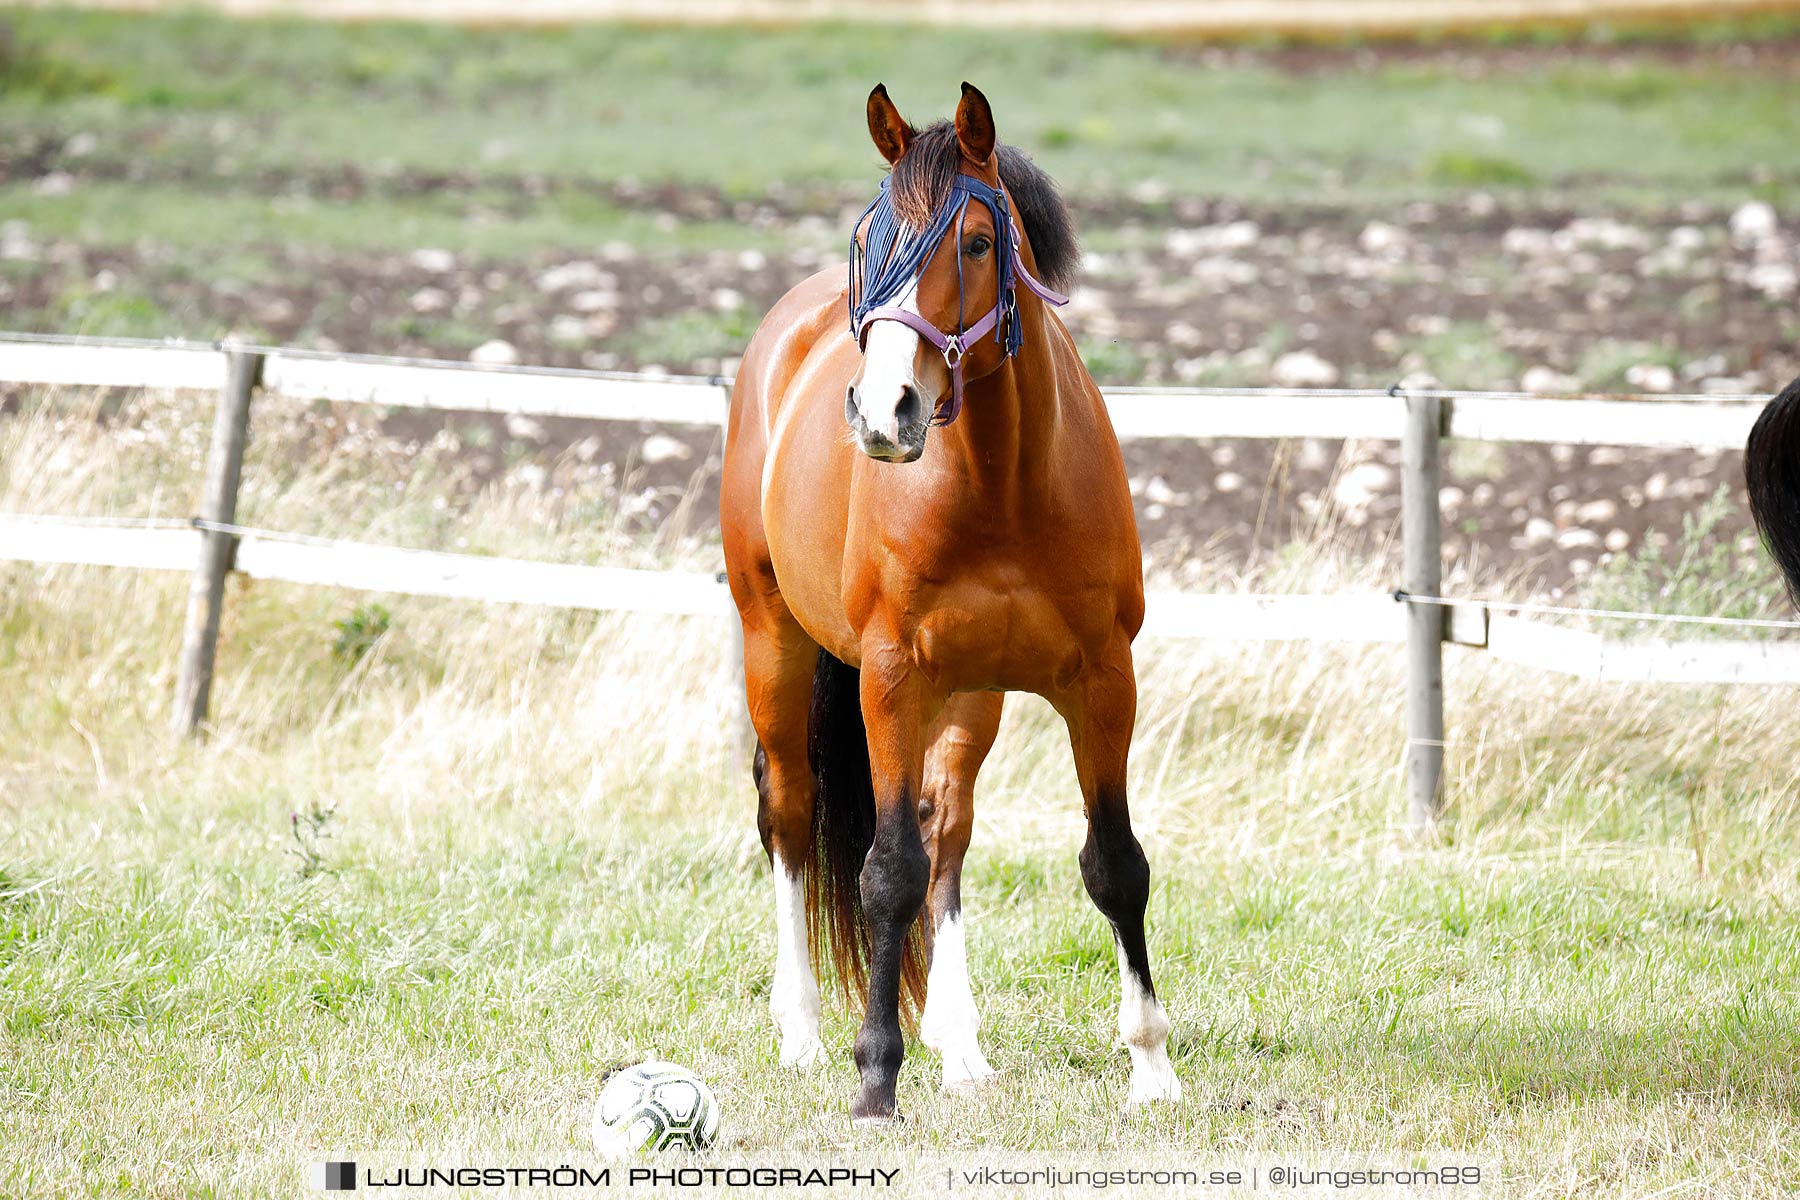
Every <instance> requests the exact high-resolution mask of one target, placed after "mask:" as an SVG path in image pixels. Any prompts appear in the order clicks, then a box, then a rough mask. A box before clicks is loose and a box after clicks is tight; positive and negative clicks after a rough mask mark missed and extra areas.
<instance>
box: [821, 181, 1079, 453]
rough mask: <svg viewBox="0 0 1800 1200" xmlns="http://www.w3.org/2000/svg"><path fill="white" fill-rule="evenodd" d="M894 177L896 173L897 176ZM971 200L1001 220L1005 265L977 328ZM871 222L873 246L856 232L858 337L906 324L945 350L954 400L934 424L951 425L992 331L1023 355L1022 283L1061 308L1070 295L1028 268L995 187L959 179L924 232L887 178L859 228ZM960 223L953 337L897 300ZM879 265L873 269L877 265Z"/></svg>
mask: <svg viewBox="0 0 1800 1200" xmlns="http://www.w3.org/2000/svg"><path fill="white" fill-rule="evenodd" d="M889 178H891V176H890V177H889ZM971 200H977V201H980V202H981V203H982V204H984V205H986V206H987V210H988V212H989V214H990V215H991V216H992V217H993V219H994V241H995V253H996V259H997V261H998V263H999V268H1000V294H999V298H998V299H997V300H996V301H995V303H994V307H993V308H991V309H989V310H988V312H987V315H986V316H983V317H982V318H981V319H980V320H978V321H976V322H975V323H974V324H973V325H964V324H963V311H962V308H963V277H962V259H963V256H962V222H963V214H964V212H965V211H966V210H967V208H968V206H969V202H970V201H971ZM865 219H866V220H868V222H869V228H868V230H867V231H866V232H865V233H864V235H863V236H864V242H866V243H867V247H866V249H865V248H864V246H863V245H862V244H859V243H858V242H857V240H856V235H855V233H854V232H852V233H851V235H850V334H851V336H852V337H854V338H855V339H856V344H857V346H858V347H866V346H867V345H868V340H869V327H870V326H872V325H873V324H874V323H875V322H877V321H898V322H900V323H901V324H902V325H905V326H906V327H907V328H909V329H911V330H913V331H914V332H915V333H917V334H918V335H919V336H920V337H922V338H924V339H925V340H926V341H928V342H930V343H931V344H932V345H933V346H935V347H937V350H938V352H939V353H940V354H942V355H943V356H944V365H945V366H946V367H948V368H950V397H949V399H948V400H946V401H942V402H940V403H939V405H938V408H937V411H936V412H935V413H933V414H932V417H931V423H932V424H933V425H948V424H950V423H951V422H952V421H954V420H956V418H957V417H959V416H960V415H962V399H963V357H964V355H966V354H967V353H968V349H969V347H970V346H971V345H973V344H974V343H975V342H977V341H979V340H980V339H981V338H983V337H986V336H987V335H988V334H989V333H990V332H991V333H993V335H994V340H995V341H996V342H998V343H1000V344H1001V345H1002V346H1004V347H1005V348H1006V354H1007V357H1008V358H1010V357H1012V356H1013V355H1014V354H1017V353H1018V352H1019V346H1020V344H1021V342H1022V341H1023V339H1024V330H1023V329H1022V328H1021V327H1020V325H1019V320H1018V312H1019V301H1018V294H1017V290H1016V288H1017V284H1019V283H1021V282H1022V283H1024V285H1025V286H1026V288H1028V289H1029V290H1030V291H1031V293H1032V294H1033V295H1035V296H1037V297H1038V298H1039V299H1041V300H1043V301H1044V302H1045V303H1046V304H1050V305H1053V306H1055V307H1057V308H1061V307H1062V306H1063V305H1065V304H1067V303H1068V302H1069V298H1068V297H1067V296H1065V295H1063V294H1062V293H1060V292H1057V291H1054V290H1052V289H1051V288H1049V287H1047V286H1046V285H1045V284H1043V283H1042V282H1040V281H1039V280H1038V279H1037V278H1036V277H1035V276H1033V275H1032V273H1031V272H1030V271H1028V270H1027V269H1026V268H1025V260H1024V259H1023V258H1021V257H1020V255H1019V241H1020V238H1019V230H1018V227H1017V226H1016V225H1014V224H1013V221H1012V215H1011V212H1010V210H1009V208H1008V205H1007V202H1006V193H1005V192H1004V191H1002V190H1001V189H999V188H991V187H989V186H988V185H987V184H985V183H983V182H982V181H981V180H979V179H976V178H974V177H972V176H969V175H962V174H958V175H957V176H956V177H955V178H954V179H953V180H952V181H951V185H950V195H949V196H948V197H947V198H946V199H945V201H944V204H943V207H941V208H939V209H938V210H937V212H935V213H933V214H932V217H931V220H930V221H928V222H927V223H926V225H925V227H924V228H923V229H920V230H914V229H911V228H909V227H908V226H907V225H906V224H905V223H904V222H902V221H901V220H900V219H899V217H898V216H897V215H896V214H895V212H894V206H893V195H892V193H891V192H890V191H889V189H888V179H883V180H882V181H881V191H880V192H879V193H877V194H876V196H875V199H874V200H872V201H870V203H869V207H868V208H866V209H864V210H863V215H862V216H861V217H859V218H858V219H857V222H856V226H857V228H861V227H862V223H863V221H864V220H865ZM952 222H955V224H956V230H957V237H956V241H957V249H956V309H957V315H956V323H957V327H958V328H957V332H955V333H945V332H944V331H943V330H941V329H939V328H938V327H937V326H936V325H933V324H932V323H931V322H930V321H927V320H926V319H925V318H924V317H922V316H920V315H919V314H918V313H914V312H908V311H907V310H906V309H904V308H901V307H900V306H899V305H897V304H894V303H892V301H893V300H894V299H895V298H896V297H898V296H900V295H901V294H902V293H904V292H905V290H906V289H907V288H908V287H910V286H912V284H913V282H914V281H915V280H917V279H918V278H919V276H921V275H923V274H924V272H925V268H926V267H928V266H930V265H931V259H932V257H933V256H934V255H935V254H936V253H937V249H938V246H939V245H940V244H941V243H942V242H943V239H944V234H945V233H946V232H947V231H948V230H949V228H950V225H951V223H952ZM871 263H873V264H875V265H874V266H873V268H871V266H870V264H871Z"/></svg>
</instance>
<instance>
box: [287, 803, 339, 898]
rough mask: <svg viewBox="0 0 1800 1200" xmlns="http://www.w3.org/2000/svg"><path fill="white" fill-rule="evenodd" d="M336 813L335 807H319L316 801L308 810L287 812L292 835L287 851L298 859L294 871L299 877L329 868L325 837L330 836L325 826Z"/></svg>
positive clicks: (313, 875)
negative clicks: (291, 843)
mask: <svg viewBox="0 0 1800 1200" xmlns="http://www.w3.org/2000/svg"><path fill="white" fill-rule="evenodd" d="M336 815H337V809H335V808H321V807H320V806H319V805H318V804H317V803H315V804H314V805H313V806H312V810H311V811H310V812H305V813H300V812H291V813H289V814H288V828H289V830H290V831H291V832H292V834H293V837H294V844H293V846H291V847H290V848H289V849H288V853H289V854H291V855H293V856H294V857H295V858H297V859H299V860H300V865H299V866H297V867H295V868H294V873H295V874H297V875H298V876H299V877H300V878H301V879H303V880H304V879H312V878H314V877H315V876H318V875H323V874H326V873H328V872H329V871H330V870H331V868H329V867H327V866H326V865H325V839H327V838H329V837H330V836H331V831H330V830H329V829H327V828H326V826H327V825H329V824H330V823H331V819H332V818H333V817H335V816H336Z"/></svg>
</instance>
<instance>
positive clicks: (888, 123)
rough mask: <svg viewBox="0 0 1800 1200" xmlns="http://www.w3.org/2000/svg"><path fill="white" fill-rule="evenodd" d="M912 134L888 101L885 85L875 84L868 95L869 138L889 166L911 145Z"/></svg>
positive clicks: (911, 128)
mask: <svg viewBox="0 0 1800 1200" xmlns="http://www.w3.org/2000/svg"><path fill="white" fill-rule="evenodd" d="M913 133H914V130H913V127H912V126H911V125H908V124H907V123H906V118H905V117H903V116H901V115H900V110H899V109H898V108H895V107H894V102H893V101H892V100H889V99H888V94H887V84H885V83H878V84H876V85H875V90H874V91H872V92H870V93H869V137H870V138H871V139H872V140H873V141H874V143H875V148H876V149H877V150H879V151H881V157H883V158H885V159H887V160H888V165H889V166H892V165H894V164H895V163H897V162H899V161H900V156H901V155H902V154H905V153H906V148H907V147H908V146H910V145H912V140H913Z"/></svg>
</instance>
